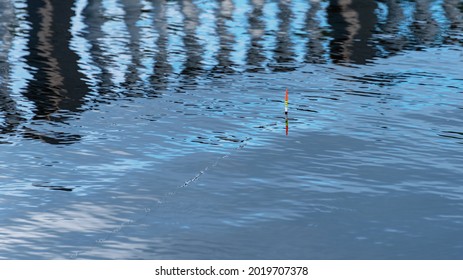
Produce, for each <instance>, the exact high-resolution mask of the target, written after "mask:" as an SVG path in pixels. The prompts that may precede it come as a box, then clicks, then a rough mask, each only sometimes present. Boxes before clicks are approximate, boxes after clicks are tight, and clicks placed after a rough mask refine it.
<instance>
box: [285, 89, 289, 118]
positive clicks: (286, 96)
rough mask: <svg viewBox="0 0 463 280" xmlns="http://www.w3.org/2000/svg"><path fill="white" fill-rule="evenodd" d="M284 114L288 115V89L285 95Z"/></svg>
mask: <svg viewBox="0 0 463 280" xmlns="http://www.w3.org/2000/svg"><path fill="white" fill-rule="evenodd" d="M285 114H288V89H286V95H285Z"/></svg>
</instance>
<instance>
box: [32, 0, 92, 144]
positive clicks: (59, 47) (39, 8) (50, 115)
mask: <svg viewBox="0 0 463 280" xmlns="http://www.w3.org/2000/svg"><path fill="white" fill-rule="evenodd" d="M27 5H28V6H27V10H28V21H29V22H30V25H31V30H30V36H29V42H28V47H29V55H28V56H27V57H26V59H27V64H28V65H29V66H30V67H31V68H32V69H34V71H33V79H32V80H31V81H30V82H29V85H28V87H27V89H26V91H25V92H24V96H26V97H27V98H28V99H29V100H30V101H32V102H33V103H34V106H35V109H34V114H35V116H34V118H33V119H34V120H49V121H54V122H63V121H64V120H65V119H66V118H67V117H66V116H65V115H63V114H61V113H60V112H79V111H81V107H82V104H83V102H84V100H83V98H84V97H85V95H86V94H87V92H88V88H87V86H86V84H85V83H84V82H83V75H82V74H81V73H80V72H79V69H78V65H77V60H78V57H77V55H76V54H75V53H74V52H73V51H72V50H71V49H70V47H69V41H70V38H71V33H70V25H71V23H70V21H71V17H72V16H73V15H74V12H73V10H72V7H73V2H71V1H59V0H29V1H27ZM66 115H68V114H66ZM68 136H69V135H68V134H66V133H61V132H51V133H48V134H47V135H43V133H41V132H36V131H34V130H30V131H28V132H25V133H24V137H26V138H33V139H41V140H43V141H45V142H48V143H51V144H63V143H72V142H74V141H76V140H77V139H79V138H80V137H79V136H76V135H71V136H70V137H68Z"/></svg>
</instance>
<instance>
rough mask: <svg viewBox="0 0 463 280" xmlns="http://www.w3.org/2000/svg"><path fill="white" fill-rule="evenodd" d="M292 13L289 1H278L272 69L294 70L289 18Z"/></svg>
mask: <svg viewBox="0 0 463 280" xmlns="http://www.w3.org/2000/svg"><path fill="white" fill-rule="evenodd" d="M292 17H293V13H292V11H291V8H290V1H287V0H284V1H279V2H278V20H279V25H278V31H277V35H276V48H275V51H274V59H275V65H273V67H272V68H273V70H274V71H292V70H295V65H294V63H295V55H296V54H295V53H294V50H293V42H292V41H291V39H290V34H291V30H290V29H291V19H292Z"/></svg>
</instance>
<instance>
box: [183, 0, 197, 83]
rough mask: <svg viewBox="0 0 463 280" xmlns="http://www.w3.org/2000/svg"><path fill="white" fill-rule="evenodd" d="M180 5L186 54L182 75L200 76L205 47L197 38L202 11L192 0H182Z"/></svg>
mask: <svg viewBox="0 0 463 280" xmlns="http://www.w3.org/2000/svg"><path fill="white" fill-rule="evenodd" d="M180 5H181V7H180V9H181V11H182V14H183V17H184V20H183V30H184V36H183V44H184V46H185V53H186V58H185V62H184V67H183V70H182V73H181V74H183V75H186V76H187V77H188V76H189V77H191V76H196V75H199V74H200V73H201V71H202V68H203V62H202V54H203V47H202V44H201V43H200V42H199V39H198V37H197V36H196V32H197V29H198V25H199V14H200V11H199V9H198V7H197V6H196V4H195V3H193V1H192V0H182V1H180ZM187 77H185V78H187Z"/></svg>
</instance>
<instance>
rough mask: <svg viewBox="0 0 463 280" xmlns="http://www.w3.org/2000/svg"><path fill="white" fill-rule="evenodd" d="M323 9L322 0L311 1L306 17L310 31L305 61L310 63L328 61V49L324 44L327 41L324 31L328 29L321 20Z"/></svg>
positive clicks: (308, 30)
mask: <svg viewBox="0 0 463 280" xmlns="http://www.w3.org/2000/svg"><path fill="white" fill-rule="evenodd" d="M322 11H323V8H322V5H321V2H320V1H310V7H309V9H308V10H307V14H306V17H305V21H306V22H305V24H306V27H305V28H306V30H307V33H308V38H307V39H308V40H307V47H306V48H307V50H306V54H305V61H306V62H308V63H326V62H327V60H326V54H327V51H326V49H325V47H324V44H325V43H326V41H327V38H326V36H325V35H324V33H326V32H327V31H326V30H325V27H324V26H322V23H321V21H320V18H321V16H320V13H321V12H322Z"/></svg>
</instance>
